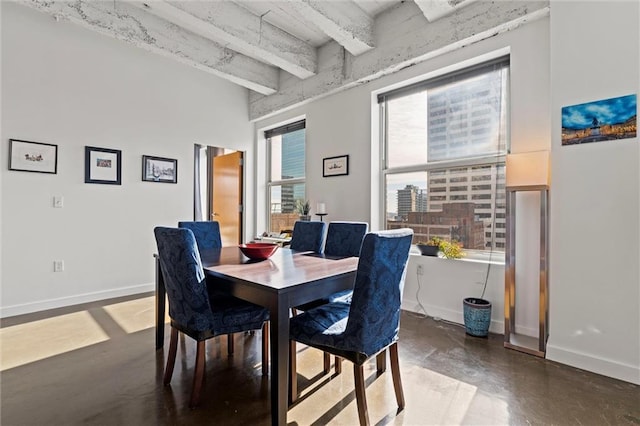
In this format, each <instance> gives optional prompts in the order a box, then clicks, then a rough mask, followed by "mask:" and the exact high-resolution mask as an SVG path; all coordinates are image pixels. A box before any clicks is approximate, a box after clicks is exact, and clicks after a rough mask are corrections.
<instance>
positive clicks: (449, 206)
mask: <svg viewBox="0 0 640 426" xmlns="http://www.w3.org/2000/svg"><path fill="white" fill-rule="evenodd" d="M473 177H477V178H478V179H482V181H483V182H486V183H485V184H484V185H468V186H466V187H463V186H461V185H460V182H461V181H464V180H465V179H466V181H468V182H471V181H472V180H473ZM504 178H505V177H504V165H503V164H493V165H483V166H470V167H456V168H450V169H441V170H434V171H428V172H427V171H425V172H416V173H394V174H387V176H386V213H387V216H386V217H387V229H396V228H403V227H408V228H412V229H413V231H414V243H416V242H419V241H426V240H428V239H429V238H431V237H434V236H435V237H441V238H444V239H446V240H456V241H458V242H461V243H462V244H463V247H464V248H466V249H472V250H489V249H491V247H492V246H493V248H494V249H495V250H498V251H504V243H505V234H504V227H505V222H506V220H505V205H504V202H503V201H502V200H501V201H498V202H497V200H496V198H498V199H502V198H503V197H500V195H503V194H504V192H502V193H498V195H497V196H496V186H497V185H504ZM494 224H495V225H494ZM494 228H495V229H494ZM496 230H500V231H501V232H497V233H496Z"/></svg>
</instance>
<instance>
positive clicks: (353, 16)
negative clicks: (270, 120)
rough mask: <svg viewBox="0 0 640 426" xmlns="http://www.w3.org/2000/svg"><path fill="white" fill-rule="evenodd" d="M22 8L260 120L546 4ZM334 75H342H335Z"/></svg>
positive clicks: (377, 1)
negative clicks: (179, 76) (233, 102)
mask: <svg viewBox="0 0 640 426" xmlns="http://www.w3.org/2000/svg"><path fill="white" fill-rule="evenodd" d="M19 2H20V3H24V4H26V5H28V6H30V7H32V8H35V9H38V10H40V11H43V12H46V13H48V14H50V15H52V16H53V17H55V18H56V20H59V21H60V20H62V21H66V20H69V21H72V22H74V23H77V24H80V25H82V26H84V27H86V28H89V29H91V30H94V31H98V32H100V33H102V34H105V35H108V36H111V37H115V38H117V39H119V40H122V41H125V42H128V43H131V44H134V45H135V46H138V47H140V48H144V49H146V50H149V51H153V52H156V53H159V54H162V55H163V56H166V57H169V58H172V59H175V60H178V61H180V62H182V63H185V64H188V65H190V66H193V67H196V68H198V69H200V70H203V71H205V72H209V73H212V74H215V75H217V76H219V77H222V78H224V79H227V80H229V81H232V82H233V83H236V84H238V85H241V86H243V87H246V88H248V89H250V90H251V91H253V92H255V95H254V96H253V99H258V100H260V102H262V103H263V104H269V105H270V106H268V107H266V109H265V108H263V109H265V111H266V110H270V111H273V110H274V109H277V108H279V107H281V106H283V105H285V106H286V104H291V103H292V102H296V99H293V98H292V96H291V95H288V94H287V93H290V92H291V90H292V87H296V86H297V87H298V88H297V89H293V90H295V91H297V92H299V91H300V90H301V89H300V88H302V91H305V92H307V93H313V92H318V93H317V94H321V93H319V91H322V90H320V89H319V88H317V86H321V87H322V88H324V89H326V90H324V89H323V90H324V92H328V91H331V90H335V89H336V88H337V87H340V86H346V85H348V83H353V82H360V81H364V80H368V79H371V78H375V77H376V76H380V75H382V74H381V73H388V72H392V71H393V68H398V67H400V66H404V65H403V64H405V63H406V62H407V61H413V63H415V62H416V61H417V60H418V59H416V58H419V57H420V56H424V54H425V51H426V49H427V48H428V47H427V45H428V44H429V43H432V44H433V45H434V46H436V45H438V43H439V39H446V41H447V43H449V44H451V43H454V42H459V41H461V40H459V39H458V38H459V37H458V36H457V35H456V34H458V33H460V34H466V37H467V38H469V37H471V38H470V39H469V40H470V42H473V40H472V36H473V35H474V34H475V32H476V31H475V29H471V30H469V28H466V27H468V26H471V25H475V26H476V27H479V28H478V31H487V30H490V29H492V28H493V29H495V28H499V27H500V25H503V24H504V23H505V22H506V21H509V20H514V19H515V20H519V21H520V22H522V20H523V18H524V19H525V20H526V17H528V16H531V15H532V14H535V13H538V12H539V10H541V9H544V8H546V9H547V13H548V0H546V1H528V0H526V1H525V0H514V1H503V2H493V1H488V0H413V1H411V0H407V1H401V0H273V1H269V0H234V1H231V0H209V1H161V0H147V1H145V2H142V1H123V0H107V1H95V0H84V1H83V0H76V1H51V0H19ZM466 10H469V12H467V13H465V12H466ZM483 15H484V16H483ZM478 20H479V21H478ZM485 27H486V28H485ZM512 27H513V25H512ZM465 28H466V30H465ZM427 30H428V31H431V32H430V33H425V31H427ZM417 37H420V38H421V39H420V40H418V39H417ZM425 37H430V38H431V39H432V40H423V39H424V38H425ZM396 39H397V40H403V43H404V45H403V47H402V48H401V49H400V50H398V48H396V49H389V48H386V49H385V48H381V49H377V48H378V47H379V46H392V45H393V43H394V42H395V40H396ZM412 44H415V46H414V45H412ZM404 46H406V48H405V47H404ZM360 57H362V58H366V61H365V60H364V59H363V61H360V62H366V63H367V67H366V69H364V70H360V71H359V72H360V73H361V74H362V75H355V76H353V75H350V76H346V75H345V70H346V66H347V65H349V64H351V67H352V68H353V67H354V66H355V65H357V63H358V59H359V58H360ZM338 68H339V69H341V70H342V75H337V74H336V72H334V71H335V70H336V69H338ZM327 70H332V71H331V72H327ZM355 71H358V70H357V69H355ZM353 72H354V70H353V69H352V70H351V74H353ZM258 94H259V95H261V96H256V95H258ZM274 95H278V96H274ZM263 97H264V98H270V100H269V101H265V100H263V99H262V98H263ZM290 98H291V99H290ZM294 98H295V96H294ZM307 98H308V97H307ZM276 99H278V100H277V101H276ZM274 102H275V103H274ZM266 112H269V111H266ZM263 113H264V112H263V111H258V112H256V113H254V114H252V115H253V116H257V115H261V114H263Z"/></svg>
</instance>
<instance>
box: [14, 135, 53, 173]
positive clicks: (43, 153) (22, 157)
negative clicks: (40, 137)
mask: <svg viewBox="0 0 640 426" xmlns="http://www.w3.org/2000/svg"><path fill="white" fill-rule="evenodd" d="M9 170H17V171H21V172H36V173H51V174H56V173H58V145H52V144H50V143H41V142H29V141H23V140H19V139H9Z"/></svg>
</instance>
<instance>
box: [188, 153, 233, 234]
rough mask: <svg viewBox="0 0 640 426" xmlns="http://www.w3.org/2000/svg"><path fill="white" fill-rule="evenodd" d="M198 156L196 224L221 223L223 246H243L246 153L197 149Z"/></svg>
mask: <svg viewBox="0 0 640 426" xmlns="http://www.w3.org/2000/svg"><path fill="white" fill-rule="evenodd" d="M195 156H196V158H195V164H196V167H195V170H194V171H195V181H196V200H195V208H194V215H195V220H215V221H216V222H218V223H219V224H220V237H221V239H222V245H223V246H229V245H236V244H239V243H242V236H243V223H244V208H243V207H244V191H243V185H244V183H243V176H244V153H243V152H242V151H236V150H233V149H228V148H221V147H213V146H202V145H196V147H195Z"/></svg>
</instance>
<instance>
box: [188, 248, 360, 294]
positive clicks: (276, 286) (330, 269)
mask: <svg viewBox="0 0 640 426" xmlns="http://www.w3.org/2000/svg"><path fill="white" fill-rule="evenodd" d="M200 257H201V259H202V265H203V268H204V269H205V271H207V273H209V274H212V275H214V276H215V275H219V276H226V277H233V278H234V279H236V280H241V281H244V282H247V283H253V284H255V285H259V286H263V287H268V288H271V289H273V290H278V291H283V290H286V289H287V288H291V287H294V286H297V285H301V284H307V283H310V282H314V281H318V280H322V279H324V278H326V277H327V276H338V275H341V274H349V273H353V272H354V270H355V269H356V268H357V265H358V258H357V257H331V256H323V255H318V254H315V253H313V252H298V251H294V250H291V249H288V248H278V249H277V250H276V252H275V253H273V255H271V257H270V258H268V259H265V260H259V261H256V260H250V259H249V258H247V257H245V256H244V255H243V254H242V252H241V251H240V249H239V248H238V247H235V246H234V247H223V248H220V249H210V250H202V251H201V252H200Z"/></svg>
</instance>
